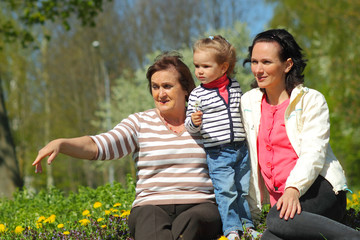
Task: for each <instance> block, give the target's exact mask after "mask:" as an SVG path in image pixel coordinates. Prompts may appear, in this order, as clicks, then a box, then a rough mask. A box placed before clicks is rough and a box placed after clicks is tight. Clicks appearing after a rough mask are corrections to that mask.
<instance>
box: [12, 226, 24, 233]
mask: <svg viewBox="0 0 360 240" xmlns="http://www.w3.org/2000/svg"><path fill="white" fill-rule="evenodd" d="M24 230H25V228H23V227H22V226H16V228H15V231H14V232H15V233H16V234H20V233H22V232H23V231H24Z"/></svg>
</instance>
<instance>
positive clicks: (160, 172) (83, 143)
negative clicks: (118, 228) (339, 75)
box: [33, 54, 221, 240]
mask: <svg viewBox="0 0 360 240" xmlns="http://www.w3.org/2000/svg"><path fill="white" fill-rule="evenodd" d="M146 76H147V79H148V81H149V88H150V93H151V94H152V96H153V99H154V102H155V106H156V108H155V109H150V110H147V111H144V112H140V113H135V114H132V115H130V116H129V117H128V118H126V119H124V120H122V121H121V122H120V123H119V124H118V125H117V126H115V128H114V129H112V130H111V131H109V132H107V133H103V134H99V135H96V136H83V137H79V138H72V139H56V140H53V141H51V142H50V143H48V144H47V145H46V146H45V147H44V148H42V149H41V150H40V151H39V154H38V156H37V157H36V159H35V161H34V163H33V165H34V166H36V171H37V172H41V171H42V168H41V160H42V159H43V158H45V157H47V156H49V158H48V163H49V164H50V163H51V162H52V161H53V160H54V158H55V157H56V156H57V154H58V153H63V154H67V155H69V156H72V157H76V158H81V159H89V160H95V159H96V160H107V159H119V158H122V157H123V156H125V155H127V154H130V153H132V154H133V159H134V161H135V162H136V167H137V183H136V197H135V201H134V202H133V208H132V210H131V214H130V216H129V222H128V223H129V227H130V231H131V234H132V236H134V237H135V239H136V240H141V239H144V240H145V239H146V240H148V239H161V240H169V239H186V240H188V239H194V240H195V239H197V240H198V239H204V240H205V239H214V238H216V237H218V236H219V235H221V219H220V215H219V212H218V209H217V206H216V205H215V198H214V193H213V186H212V183H211V180H210V178H209V174H208V169H207V165H206V155H205V151H204V149H203V144H202V140H201V137H200V136H197V135H190V134H189V133H188V132H187V131H186V129H185V128H184V120H185V112H186V102H187V100H188V96H189V94H190V92H191V90H192V89H193V88H194V87H195V84H194V81H193V78H192V75H191V73H190V70H189V69H188V67H187V66H186V65H185V64H184V63H183V62H182V61H181V59H180V57H179V56H177V55H174V54H172V55H171V54H163V55H161V56H159V57H158V58H157V59H156V60H155V63H154V64H153V65H152V66H150V67H149V69H148V72H147V75H146Z"/></svg>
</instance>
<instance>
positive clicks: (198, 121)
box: [191, 111, 203, 127]
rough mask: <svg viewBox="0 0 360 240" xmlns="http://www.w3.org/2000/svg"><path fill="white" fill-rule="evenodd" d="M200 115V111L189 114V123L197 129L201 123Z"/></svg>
mask: <svg viewBox="0 0 360 240" xmlns="http://www.w3.org/2000/svg"><path fill="white" fill-rule="evenodd" d="M202 115H203V113H202V112H201V111H197V112H194V113H192V114H191V121H192V122H193V124H194V125H195V126H196V127H198V126H200V125H201V123H202Z"/></svg>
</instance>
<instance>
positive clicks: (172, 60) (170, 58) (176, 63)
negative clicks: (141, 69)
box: [146, 51, 195, 101]
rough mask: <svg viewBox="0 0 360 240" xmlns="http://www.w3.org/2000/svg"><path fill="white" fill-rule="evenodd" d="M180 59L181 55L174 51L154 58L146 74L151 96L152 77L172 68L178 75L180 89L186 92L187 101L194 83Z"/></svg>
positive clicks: (188, 70)
mask: <svg viewBox="0 0 360 240" xmlns="http://www.w3.org/2000/svg"><path fill="white" fill-rule="evenodd" d="M181 58H182V57H181V55H180V54H179V53H177V52H174V51H173V52H165V53H163V54H161V55H159V56H157V57H156V58H155V61H154V63H153V64H152V65H151V66H150V67H149V68H148V70H147V73H146V78H147V80H148V82H149V90H150V93H151V94H152V90H151V77H152V75H153V74H154V73H156V72H158V71H162V70H167V69H170V68H172V67H173V68H175V70H176V71H177V72H178V73H179V75H180V78H179V79H178V80H179V83H180V85H181V87H182V89H183V90H185V91H186V92H187V96H186V101H188V98H189V96H190V93H191V91H192V90H193V89H194V88H195V82H194V79H193V77H192V75H191V72H190V69H189V68H188V66H186V64H185V63H184V62H183V61H182V60H181Z"/></svg>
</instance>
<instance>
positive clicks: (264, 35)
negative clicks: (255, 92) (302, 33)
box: [243, 29, 307, 96]
mask: <svg viewBox="0 0 360 240" xmlns="http://www.w3.org/2000/svg"><path fill="white" fill-rule="evenodd" d="M258 42H277V43H278V44H279V45H280V47H281V51H280V52H279V58H280V60H281V61H283V62H285V61H286V60H287V59H288V58H291V59H292V61H293V63H294V65H293V66H292V68H291V70H290V71H289V72H288V73H287V74H286V78H285V84H286V92H287V93H288V94H289V96H290V94H291V92H292V90H293V89H294V88H295V87H296V86H297V85H299V84H301V83H304V74H303V71H304V69H305V67H306V61H307V60H306V59H304V55H303V53H302V49H301V47H300V46H299V45H298V44H297V43H296V41H295V39H294V37H293V36H292V35H291V34H290V33H289V32H288V31H286V30H285V29H271V30H268V31H265V32H261V33H259V34H258V35H256V37H255V38H254V40H253V42H252V45H251V46H250V47H249V53H248V57H247V58H246V59H245V60H244V62H243V65H245V64H246V63H248V62H251V57H252V50H253V48H254V46H255V44H256V43H258ZM251 87H253V88H256V87H258V84H257V82H256V81H254V82H253V83H252V84H251ZM261 90H262V91H265V90H264V89H261Z"/></svg>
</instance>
